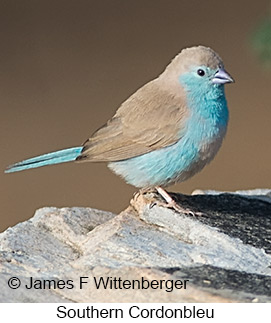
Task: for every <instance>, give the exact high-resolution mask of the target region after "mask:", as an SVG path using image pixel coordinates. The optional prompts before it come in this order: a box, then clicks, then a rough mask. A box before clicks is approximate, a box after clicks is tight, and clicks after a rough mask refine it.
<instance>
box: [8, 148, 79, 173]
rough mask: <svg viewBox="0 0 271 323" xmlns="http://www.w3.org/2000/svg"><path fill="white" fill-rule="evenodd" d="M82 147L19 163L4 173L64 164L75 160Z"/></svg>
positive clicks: (9, 167)
mask: <svg viewBox="0 0 271 323" xmlns="http://www.w3.org/2000/svg"><path fill="white" fill-rule="evenodd" d="M82 149H83V147H73V148H67V149H63V150H59V151H55V152H53V153H48V154H44V155H41V156H37V157H33V158H29V159H26V160H23V161H21V162H19V163H16V164H13V165H10V166H8V168H7V169H6V170H5V173H13V172H19V171H21V170H25V169H31V168H36V167H42V166H47V165H53V164H60V163H66V162H69V161H73V160H75V159H76V158H77V157H78V156H79V155H80V153H81V151H82Z"/></svg>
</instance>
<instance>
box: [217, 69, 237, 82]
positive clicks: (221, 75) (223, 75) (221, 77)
mask: <svg viewBox="0 0 271 323" xmlns="http://www.w3.org/2000/svg"><path fill="white" fill-rule="evenodd" d="M233 82H234V79H233V78H232V77H231V76H230V74H229V73H228V72H226V71H225V70H224V69H223V68H219V69H218V71H217V72H216V73H215V76H214V77H213V78H212V83H213V84H225V83H233Z"/></svg>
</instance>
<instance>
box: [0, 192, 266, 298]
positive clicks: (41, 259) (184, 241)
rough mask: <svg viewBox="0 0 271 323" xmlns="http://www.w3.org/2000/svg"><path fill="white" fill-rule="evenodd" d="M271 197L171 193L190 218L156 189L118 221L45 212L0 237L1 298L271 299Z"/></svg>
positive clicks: (79, 211)
mask: <svg viewBox="0 0 271 323" xmlns="http://www.w3.org/2000/svg"><path fill="white" fill-rule="evenodd" d="M270 192H271V190H259V191H257V190H252V191H242V192H238V193H235V194H232V193H221V192H213V191H211V192H209V191H197V192H196V193H197V194H194V195H192V196H186V195H180V194H173V193H172V196H173V197H174V198H175V199H176V200H177V201H178V203H180V204H181V205H182V206H183V207H184V208H187V209H188V210H190V211H191V215H184V214H179V213H176V212H175V211H173V210H171V209H167V208H164V207H161V206H159V205H155V204H154V203H153V202H154V201H157V200H159V199H160V198H159V196H157V194H155V193H146V194H144V195H137V196H136V197H135V198H134V199H133V200H132V201H131V205H130V206H129V207H128V208H127V209H126V210H125V211H123V212H121V213H120V214H119V215H114V214H112V213H109V212H104V211H99V210H95V209H91V208H61V209H58V208H42V209H40V210H38V211H37V212H36V214H35V215H34V217H33V218H31V219H30V220H28V221H26V222H23V223H19V224H17V225H16V226H14V227H12V228H9V229H7V230H6V231H5V232H3V233H2V234H0V251H1V254H0V273H1V274H0V284H1V286H2V288H1V292H0V301H1V302H156V303H157V302H270V301H271V193H270ZM210 193H211V194H210ZM193 214H194V215H193ZM199 214H200V215H199ZM12 277H13V279H12ZM14 277H16V278H18V279H20V283H21V285H20V287H18V288H17V289H12V288H10V287H9V285H8V282H9V283H10V284H11V285H12V284H13V286H15V287H16V286H17V285H16V284H17V283H18V280H16V279H15V278H14ZM31 277H32V278H31ZM80 277H81V278H80ZM80 282H81V288H80ZM103 282H104V283H106V282H107V283H108V284H112V286H111V287H112V288H109V287H110V286H109V285H108V287H107V288H106V289H105V288H104V287H102V284H103ZM99 283H100V285H99ZM96 285H97V286H96ZM98 285H99V286H98ZM30 287H31V288H30ZM98 287H99V288H98ZM137 287H140V288H137ZM160 287H161V288H160Z"/></svg>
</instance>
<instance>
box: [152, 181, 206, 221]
mask: <svg viewBox="0 0 271 323" xmlns="http://www.w3.org/2000/svg"><path fill="white" fill-rule="evenodd" d="M155 189H156V191H157V192H158V194H159V195H160V196H162V198H163V199H164V200H165V201H166V202H161V201H155V202H153V203H152V204H151V205H150V207H151V208H152V207H153V206H155V205H157V206H161V207H166V208H170V209H174V210H175V211H176V212H178V213H182V214H185V215H193V216H201V215H202V213H200V212H194V211H191V210H189V209H187V208H184V207H182V206H181V205H179V204H178V203H177V202H176V201H175V200H174V199H173V198H172V197H171V196H170V195H169V194H168V192H167V191H165V190H164V189H163V188H162V187H160V186H156V187H155Z"/></svg>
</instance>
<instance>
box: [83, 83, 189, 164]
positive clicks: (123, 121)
mask: <svg viewBox="0 0 271 323" xmlns="http://www.w3.org/2000/svg"><path fill="white" fill-rule="evenodd" d="M187 115H188V111H187V109H186V108H185V99H184V98H180V97H178V98H176V97H174V96H173V95H170V94H169V93H168V92H166V91H162V90H161V88H160V87H159V85H158V84H157V83H156V82H155V81H152V82H150V83H148V84H146V85H145V86H143V87H142V88H140V89H139V90H138V91H137V92H136V93H134V94H133V95H132V96H131V97H130V98H129V99H127V100H126V101H125V102H124V103H123V104H122V105H121V106H120V108H119V109H118V110H117V112H116V114H115V115H114V116H113V118H112V119H110V120H109V121H108V122H107V123H106V124H105V125H104V126H103V127H101V128H100V129H98V130H97V131H96V132H95V133H94V134H93V135H92V136H91V137H90V138H89V139H88V140H87V141H86V142H85V143H84V149H83V151H82V154H81V155H80V156H79V157H78V158H77V160H78V161H118V160H123V159H127V158H131V157H135V156H139V155H142V154H145V153H147V152H150V151H152V150H156V149H159V148H162V147H166V146H169V145H172V144H174V143H175V142H176V141H178V140H179V139H180V138H181V136H182V131H181V130H182V129H183V128H184V122H185V120H186V119H187Z"/></svg>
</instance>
